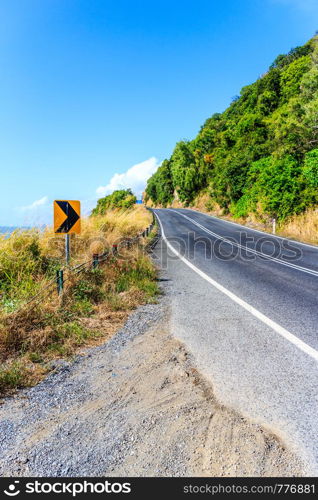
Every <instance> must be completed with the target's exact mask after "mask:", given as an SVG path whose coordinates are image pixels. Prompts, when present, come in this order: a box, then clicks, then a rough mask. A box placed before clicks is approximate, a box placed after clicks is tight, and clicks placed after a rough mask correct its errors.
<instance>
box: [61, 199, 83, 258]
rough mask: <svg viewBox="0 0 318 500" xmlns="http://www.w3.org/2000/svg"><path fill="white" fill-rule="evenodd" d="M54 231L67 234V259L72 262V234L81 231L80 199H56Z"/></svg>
mask: <svg viewBox="0 0 318 500" xmlns="http://www.w3.org/2000/svg"><path fill="white" fill-rule="evenodd" d="M54 232H55V234H65V260H66V264H67V265H68V264H69V263H70V256H71V246H70V234H80V232H81V204H80V202H79V201H78V200H55V201H54Z"/></svg>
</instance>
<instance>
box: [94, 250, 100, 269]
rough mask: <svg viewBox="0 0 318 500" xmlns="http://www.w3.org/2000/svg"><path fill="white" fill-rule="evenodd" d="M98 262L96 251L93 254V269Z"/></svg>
mask: <svg viewBox="0 0 318 500" xmlns="http://www.w3.org/2000/svg"><path fill="white" fill-rule="evenodd" d="M98 263H99V255H98V253H94V254H93V269H96V268H97V267H98Z"/></svg>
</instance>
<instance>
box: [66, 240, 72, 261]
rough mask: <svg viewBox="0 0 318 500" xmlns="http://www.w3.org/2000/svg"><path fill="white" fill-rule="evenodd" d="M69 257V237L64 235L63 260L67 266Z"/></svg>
mask: <svg viewBox="0 0 318 500" xmlns="http://www.w3.org/2000/svg"><path fill="white" fill-rule="evenodd" d="M70 256H71V245H70V235H69V234H66V235H65V260H66V264H67V265H69V263H70Z"/></svg>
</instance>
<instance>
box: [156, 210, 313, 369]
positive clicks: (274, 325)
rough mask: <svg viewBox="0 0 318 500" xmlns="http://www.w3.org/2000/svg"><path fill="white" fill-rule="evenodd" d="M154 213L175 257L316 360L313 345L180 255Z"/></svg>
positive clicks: (164, 238)
mask: <svg viewBox="0 0 318 500" xmlns="http://www.w3.org/2000/svg"><path fill="white" fill-rule="evenodd" d="M154 213H155V215H156V217H157V219H158V222H159V225H160V230H161V235H162V238H163V240H164V241H165V243H166V245H167V247H168V248H169V249H170V250H171V251H172V252H173V253H174V254H175V255H177V257H179V259H180V260H182V262H184V263H185V264H186V265H187V266H188V267H190V269H192V270H193V271H194V272H196V273H197V274H198V275H199V276H201V278H203V279H205V280H206V281H207V282H208V283H210V284H211V285H213V286H214V287H215V288H217V289H218V290H219V291H220V292H222V293H224V294H225V295H226V296H227V297H229V298H230V299H232V300H233V302H236V304H238V305H240V306H241V307H243V308H244V309H245V310H246V311H248V312H249V313H250V314H252V315H253V316H255V318H257V319H259V320H260V321H262V322H263V323H264V324H265V325H267V326H269V327H270V328H272V330H274V331H275V332H276V333H278V334H279V335H281V336H282V337H284V338H285V339H286V340H288V341H289V342H291V343H292V344H293V345H295V346H296V347H298V349H300V350H301V351H302V352H304V353H305V354H307V355H308V356H310V357H311V358H313V359H314V360H315V361H318V351H316V349H314V348H313V347H311V346H309V345H308V344H306V343H305V342H303V341H302V340H300V339H299V338H298V337H296V336H295V335H293V334H292V333H290V332H289V331H288V330H286V329H285V328H283V327H282V326H280V325H279V324H278V323H276V322H275V321H273V320H271V319H270V318H268V317H267V316H265V314H263V313H261V312H260V311H258V310H257V309H255V307H253V306H251V305H250V304H248V303H247V302H245V300H243V299H241V298H240V297H238V296H237V295H235V294H234V293H233V292H231V291H230V290H228V289H227V288H225V287H224V286H223V285H221V284H220V283H218V282H217V281H215V280H214V279H212V278H211V277H210V276H208V275H207V274H206V273H204V272H203V271H201V269H199V268H198V267H196V266H195V265H194V264H192V262H190V261H189V260H188V259H186V258H185V257H183V255H181V254H180V253H179V252H178V251H177V250H176V249H175V248H174V247H173V246H172V245H171V244H170V243H169V241H168V240H167V238H166V235H165V232H164V229H163V226H162V223H161V220H160V218H159V216H158V214H157V213H156V212H154ZM177 213H178V212H177Z"/></svg>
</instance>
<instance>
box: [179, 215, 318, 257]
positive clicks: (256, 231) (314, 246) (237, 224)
mask: <svg viewBox="0 0 318 500" xmlns="http://www.w3.org/2000/svg"><path fill="white" fill-rule="evenodd" d="M169 210H171V209H170V208H169ZM180 210H188V211H189V212H193V213H195V214H201V215H206V216H207V217H211V219H216V220H219V221H222V222H227V223H228V224H232V225H233V226H239V227H243V228H244V229H248V230H249V231H254V232H255V233H261V234H265V235H270V236H272V237H273V238H279V239H280V240H286V241H290V243H296V244H297V245H303V246H304V247H309V248H313V249H314V250H318V245H311V244H310V243H303V242H302V241H298V240H291V239H290V238H285V237H284V236H277V234H272V233H267V232H266V231H261V230H260V229H254V228H252V227H249V226H244V224H239V223H238V222H233V221H231V220H227V219H222V218H221V217H216V216H215V215H210V214H206V213H205V212H200V211H199V210H193V208H182V209H180Z"/></svg>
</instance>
